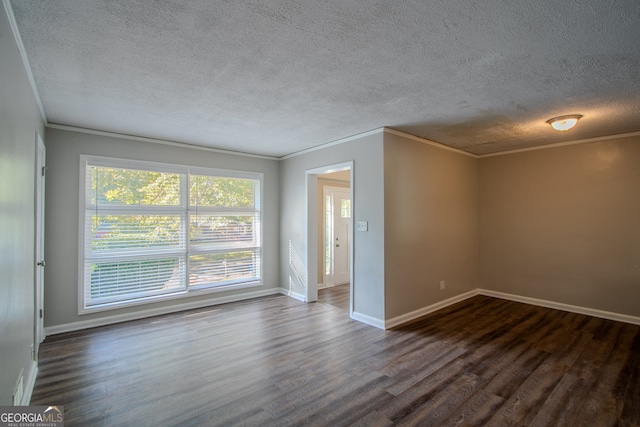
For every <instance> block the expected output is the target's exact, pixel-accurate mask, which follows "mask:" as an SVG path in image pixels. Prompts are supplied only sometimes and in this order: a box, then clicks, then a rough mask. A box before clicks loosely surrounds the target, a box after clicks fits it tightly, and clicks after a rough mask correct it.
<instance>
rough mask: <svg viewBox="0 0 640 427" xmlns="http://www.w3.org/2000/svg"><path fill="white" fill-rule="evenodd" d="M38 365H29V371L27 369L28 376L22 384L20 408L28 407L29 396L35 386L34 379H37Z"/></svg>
mask: <svg viewBox="0 0 640 427" xmlns="http://www.w3.org/2000/svg"><path fill="white" fill-rule="evenodd" d="M38 370H39V369H38V363H37V362H33V363H31V369H29V376H28V377H27V378H26V381H25V383H24V394H23V395H22V402H21V404H22V406H29V404H30V403H31V395H32V394H33V389H34V387H35V386H36V379H37V378H38Z"/></svg>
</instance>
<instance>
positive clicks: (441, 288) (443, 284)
mask: <svg viewBox="0 0 640 427" xmlns="http://www.w3.org/2000/svg"><path fill="white" fill-rule="evenodd" d="M444 288H445V283H444V280H441V281H440V290H441V291H442V290H444Z"/></svg>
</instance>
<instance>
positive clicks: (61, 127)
mask: <svg viewBox="0 0 640 427" xmlns="http://www.w3.org/2000/svg"><path fill="white" fill-rule="evenodd" d="M47 128H50V129H59V130H66V131H70V132H79V133H87V134H90V135H99V136H106V137H110V138H120V139H128V140H131V141H141V142H150V143H153V144H162V145H171V146H174V147H180V148H191V149H194V150H201V151H208V152H213V153H220V154H232V155H235V156H244V157H253V158H256V159H266V160H279V157H274V156H265V155H261V154H252V153H244V152H242V151H233V150H224V149H222V148H213V147H205V146H204V145H195V144H189V143H186V142H176V141H168V140H165V139H155V138H147V137H143V136H135V135H127V134H123V133H116V132H108V131H102V130H96V129H87V128H81V127H76V126H68V125H59V124H56V123H49V124H47Z"/></svg>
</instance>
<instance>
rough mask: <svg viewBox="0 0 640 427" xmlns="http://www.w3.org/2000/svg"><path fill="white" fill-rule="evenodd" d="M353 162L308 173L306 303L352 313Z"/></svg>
mask: <svg viewBox="0 0 640 427" xmlns="http://www.w3.org/2000/svg"><path fill="white" fill-rule="evenodd" d="M352 182H353V162H346V163H341V164H337V165H331V166H326V167H323V168H318V169H313V170H308V171H307V184H308V185H307V190H308V191H307V195H308V204H307V226H308V228H307V237H308V239H307V244H308V248H307V257H308V258H307V262H308V264H307V265H308V273H309V276H308V278H309V281H308V282H309V283H308V289H307V301H320V302H324V303H327V304H329V305H333V306H334V307H337V308H340V309H342V310H345V311H347V312H348V313H349V314H351V313H352V312H353V296H354V295H353V271H352V270H353V268H352V267H353V220H352V218H353V207H354V194H353V187H352V185H351V184H352Z"/></svg>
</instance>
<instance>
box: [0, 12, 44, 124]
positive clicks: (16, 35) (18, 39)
mask: <svg viewBox="0 0 640 427" xmlns="http://www.w3.org/2000/svg"><path fill="white" fill-rule="evenodd" d="M2 3H3V4H4V10H5V12H6V14H7V19H9V25H10V26H11V31H12V32H13V37H14V39H15V41H16V45H17V46H18V51H19V52H20V57H21V58H22V65H23V66H24V68H25V72H26V73H27V78H28V79H29V84H30V85H31V90H32V91H33V96H34V97H35V98H36V104H38V110H39V111H40V116H41V117H42V121H43V122H44V123H45V125H46V124H48V122H47V115H46V114H45V112H44V105H43V104H42V99H40V92H38V87H37V86H36V80H35V79H34V78H33V73H32V72H31V64H30V63H29V58H27V51H26V50H25V48H24V43H23V42H22V36H20V31H19V30H18V23H17V22H16V17H15V15H14V14H13V8H12V7H11V2H10V1H9V0H2Z"/></svg>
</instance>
